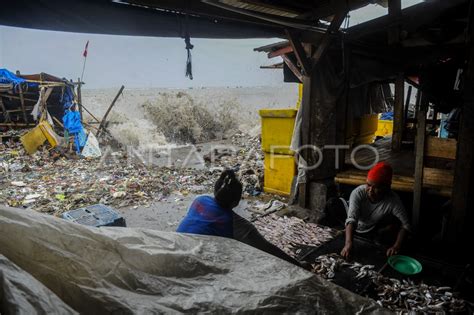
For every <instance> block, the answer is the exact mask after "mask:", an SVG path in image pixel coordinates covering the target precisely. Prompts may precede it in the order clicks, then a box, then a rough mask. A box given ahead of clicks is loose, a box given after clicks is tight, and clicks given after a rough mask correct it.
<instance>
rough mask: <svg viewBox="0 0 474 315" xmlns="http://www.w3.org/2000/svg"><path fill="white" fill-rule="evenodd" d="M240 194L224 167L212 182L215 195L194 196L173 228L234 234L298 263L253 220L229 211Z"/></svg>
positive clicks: (235, 203) (236, 180)
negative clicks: (184, 213)
mask: <svg viewBox="0 0 474 315" xmlns="http://www.w3.org/2000/svg"><path fill="white" fill-rule="evenodd" d="M241 197H242V184H241V183H240V181H239V180H238V179H237V177H236V175H235V173H234V172H233V171H232V170H225V171H224V172H223V173H222V174H221V176H220V177H219V179H218V180H217V182H216V184H215V185H214V197H211V196H199V197H196V199H194V201H193V202H192V204H191V206H190V207H189V210H188V213H187V214H186V216H185V217H184V219H183V220H182V221H181V223H180V224H179V226H178V229H177V230H176V232H181V233H192V234H201V235H212V236H221V237H227V238H233V239H235V240H237V241H240V242H242V243H245V244H247V245H250V246H252V247H255V248H258V249H260V250H262V251H264V252H267V253H269V254H271V255H274V256H276V257H279V258H281V259H284V260H286V261H288V262H291V263H293V264H295V265H298V266H301V265H300V263H299V262H298V261H296V260H295V259H293V258H291V257H290V256H288V255H287V254H286V253H285V252H283V251H282V250H281V249H279V248H278V247H276V246H275V245H273V244H271V243H270V242H268V241H267V240H266V239H265V238H264V237H263V236H262V235H261V234H260V233H259V232H258V231H257V229H256V228H255V227H254V226H253V224H252V223H250V222H249V221H247V220H245V219H244V218H242V217H240V216H239V215H237V214H235V213H234V212H233V211H232V209H233V208H235V207H236V206H237V205H238V204H239V202H240V198H241Z"/></svg>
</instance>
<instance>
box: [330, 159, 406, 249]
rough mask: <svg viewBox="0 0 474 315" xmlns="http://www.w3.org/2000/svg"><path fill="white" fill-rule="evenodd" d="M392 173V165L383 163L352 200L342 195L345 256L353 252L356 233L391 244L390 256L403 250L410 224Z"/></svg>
mask: <svg viewBox="0 0 474 315" xmlns="http://www.w3.org/2000/svg"><path fill="white" fill-rule="evenodd" d="M392 173H393V171H392V167H391V166H390V165H389V164H387V163H385V162H379V163H377V164H376V165H375V166H374V167H373V168H372V169H371V170H370V171H369V173H368V174H367V182H366V184H365V185H360V186H358V187H357V188H355V189H354V190H353V191H352V193H351V196H350V198H349V203H347V202H346V201H345V200H344V199H342V198H340V199H339V200H336V202H340V203H342V204H343V206H344V208H345V211H342V212H345V213H344V217H345V220H343V221H344V225H345V234H346V241H345V245H344V248H343V249H342V251H341V256H343V257H344V258H348V257H349V255H350V254H351V251H352V242H353V237H354V233H357V234H361V235H366V236H368V237H370V238H376V239H379V240H381V242H385V243H388V244H387V245H388V246H389V248H388V249H387V256H391V255H394V254H397V253H398V252H399V250H400V247H401V245H402V243H403V240H404V238H405V236H406V234H407V232H408V231H410V223H409V220H408V216H407V213H406V211H405V208H404V207H403V204H402V202H401V200H400V198H399V197H398V195H397V194H396V193H395V192H393V191H392V190H391V184H392ZM326 211H327V212H330V211H331V209H326ZM346 214H347V215H346ZM333 215H334V213H333ZM387 238H388V239H387Z"/></svg>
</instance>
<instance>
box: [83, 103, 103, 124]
mask: <svg viewBox="0 0 474 315" xmlns="http://www.w3.org/2000/svg"><path fill="white" fill-rule="evenodd" d="M82 108H83V109H84V110H85V111H86V112H87V113H88V114H89V115H90V116H91V117H92V118H93V119H94V120H95V121H96V122H97V123H99V124H100V120H99V119H97V117H95V116H94V114H92V113H91V112H90V111H89V110H88V109H87V107H85V106H84V105H82Z"/></svg>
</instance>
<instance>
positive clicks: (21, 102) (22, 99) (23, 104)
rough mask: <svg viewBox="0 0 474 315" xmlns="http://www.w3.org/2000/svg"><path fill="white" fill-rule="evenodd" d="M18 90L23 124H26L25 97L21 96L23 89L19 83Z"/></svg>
mask: <svg viewBox="0 0 474 315" xmlns="http://www.w3.org/2000/svg"><path fill="white" fill-rule="evenodd" d="M18 92H19V94H20V104H21V111H22V112H23V119H24V121H25V124H28V117H27V116H26V110H25V99H24V98H23V89H22V88H21V84H18Z"/></svg>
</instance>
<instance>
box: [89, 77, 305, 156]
mask: <svg viewBox="0 0 474 315" xmlns="http://www.w3.org/2000/svg"><path fill="white" fill-rule="evenodd" d="M118 90H119V89H118V88H117V89H83V91H82V103H83V105H84V106H85V107H86V108H87V109H88V110H89V111H90V112H91V113H92V114H93V115H94V116H95V117H96V118H98V119H99V120H101V119H102V117H103V115H104V114H105V112H106V110H107V108H108V107H109V105H110V103H111V102H112V100H113V98H114V96H115V95H116V93H117V92H118ZM297 100H298V87H297V85H296V84H291V83H288V84H283V85H279V86H261V87H228V88H225V87H206V88H198V89H197V88H194V89H163V88H156V89H151V88H147V89H127V88H125V89H124V91H123V94H122V95H121V96H120V97H119V99H118V100H117V103H116V104H115V106H114V107H113V109H112V111H111V112H110V114H109V116H108V119H107V120H108V121H109V122H110V124H109V127H108V128H109V131H110V132H111V133H112V135H113V136H114V137H115V138H116V139H117V140H118V141H119V142H120V143H121V144H123V145H125V146H133V147H136V148H137V149H147V148H150V147H156V146H169V145H176V146H179V145H184V144H189V143H204V142H208V141H215V140H222V139H225V138H227V137H228V136H230V135H232V134H233V133H235V132H237V131H243V132H245V133H248V134H249V135H251V136H254V135H257V134H258V133H259V132H260V117H259V115H258V110H259V109H263V108H290V107H295V105H296V102H297ZM84 115H85V116H84V118H85V120H86V121H88V122H93V121H94V119H93V118H92V117H91V116H90V115H88V114H87V113H84ZM95 126H97V124H96V125H95Z"/></svg>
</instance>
